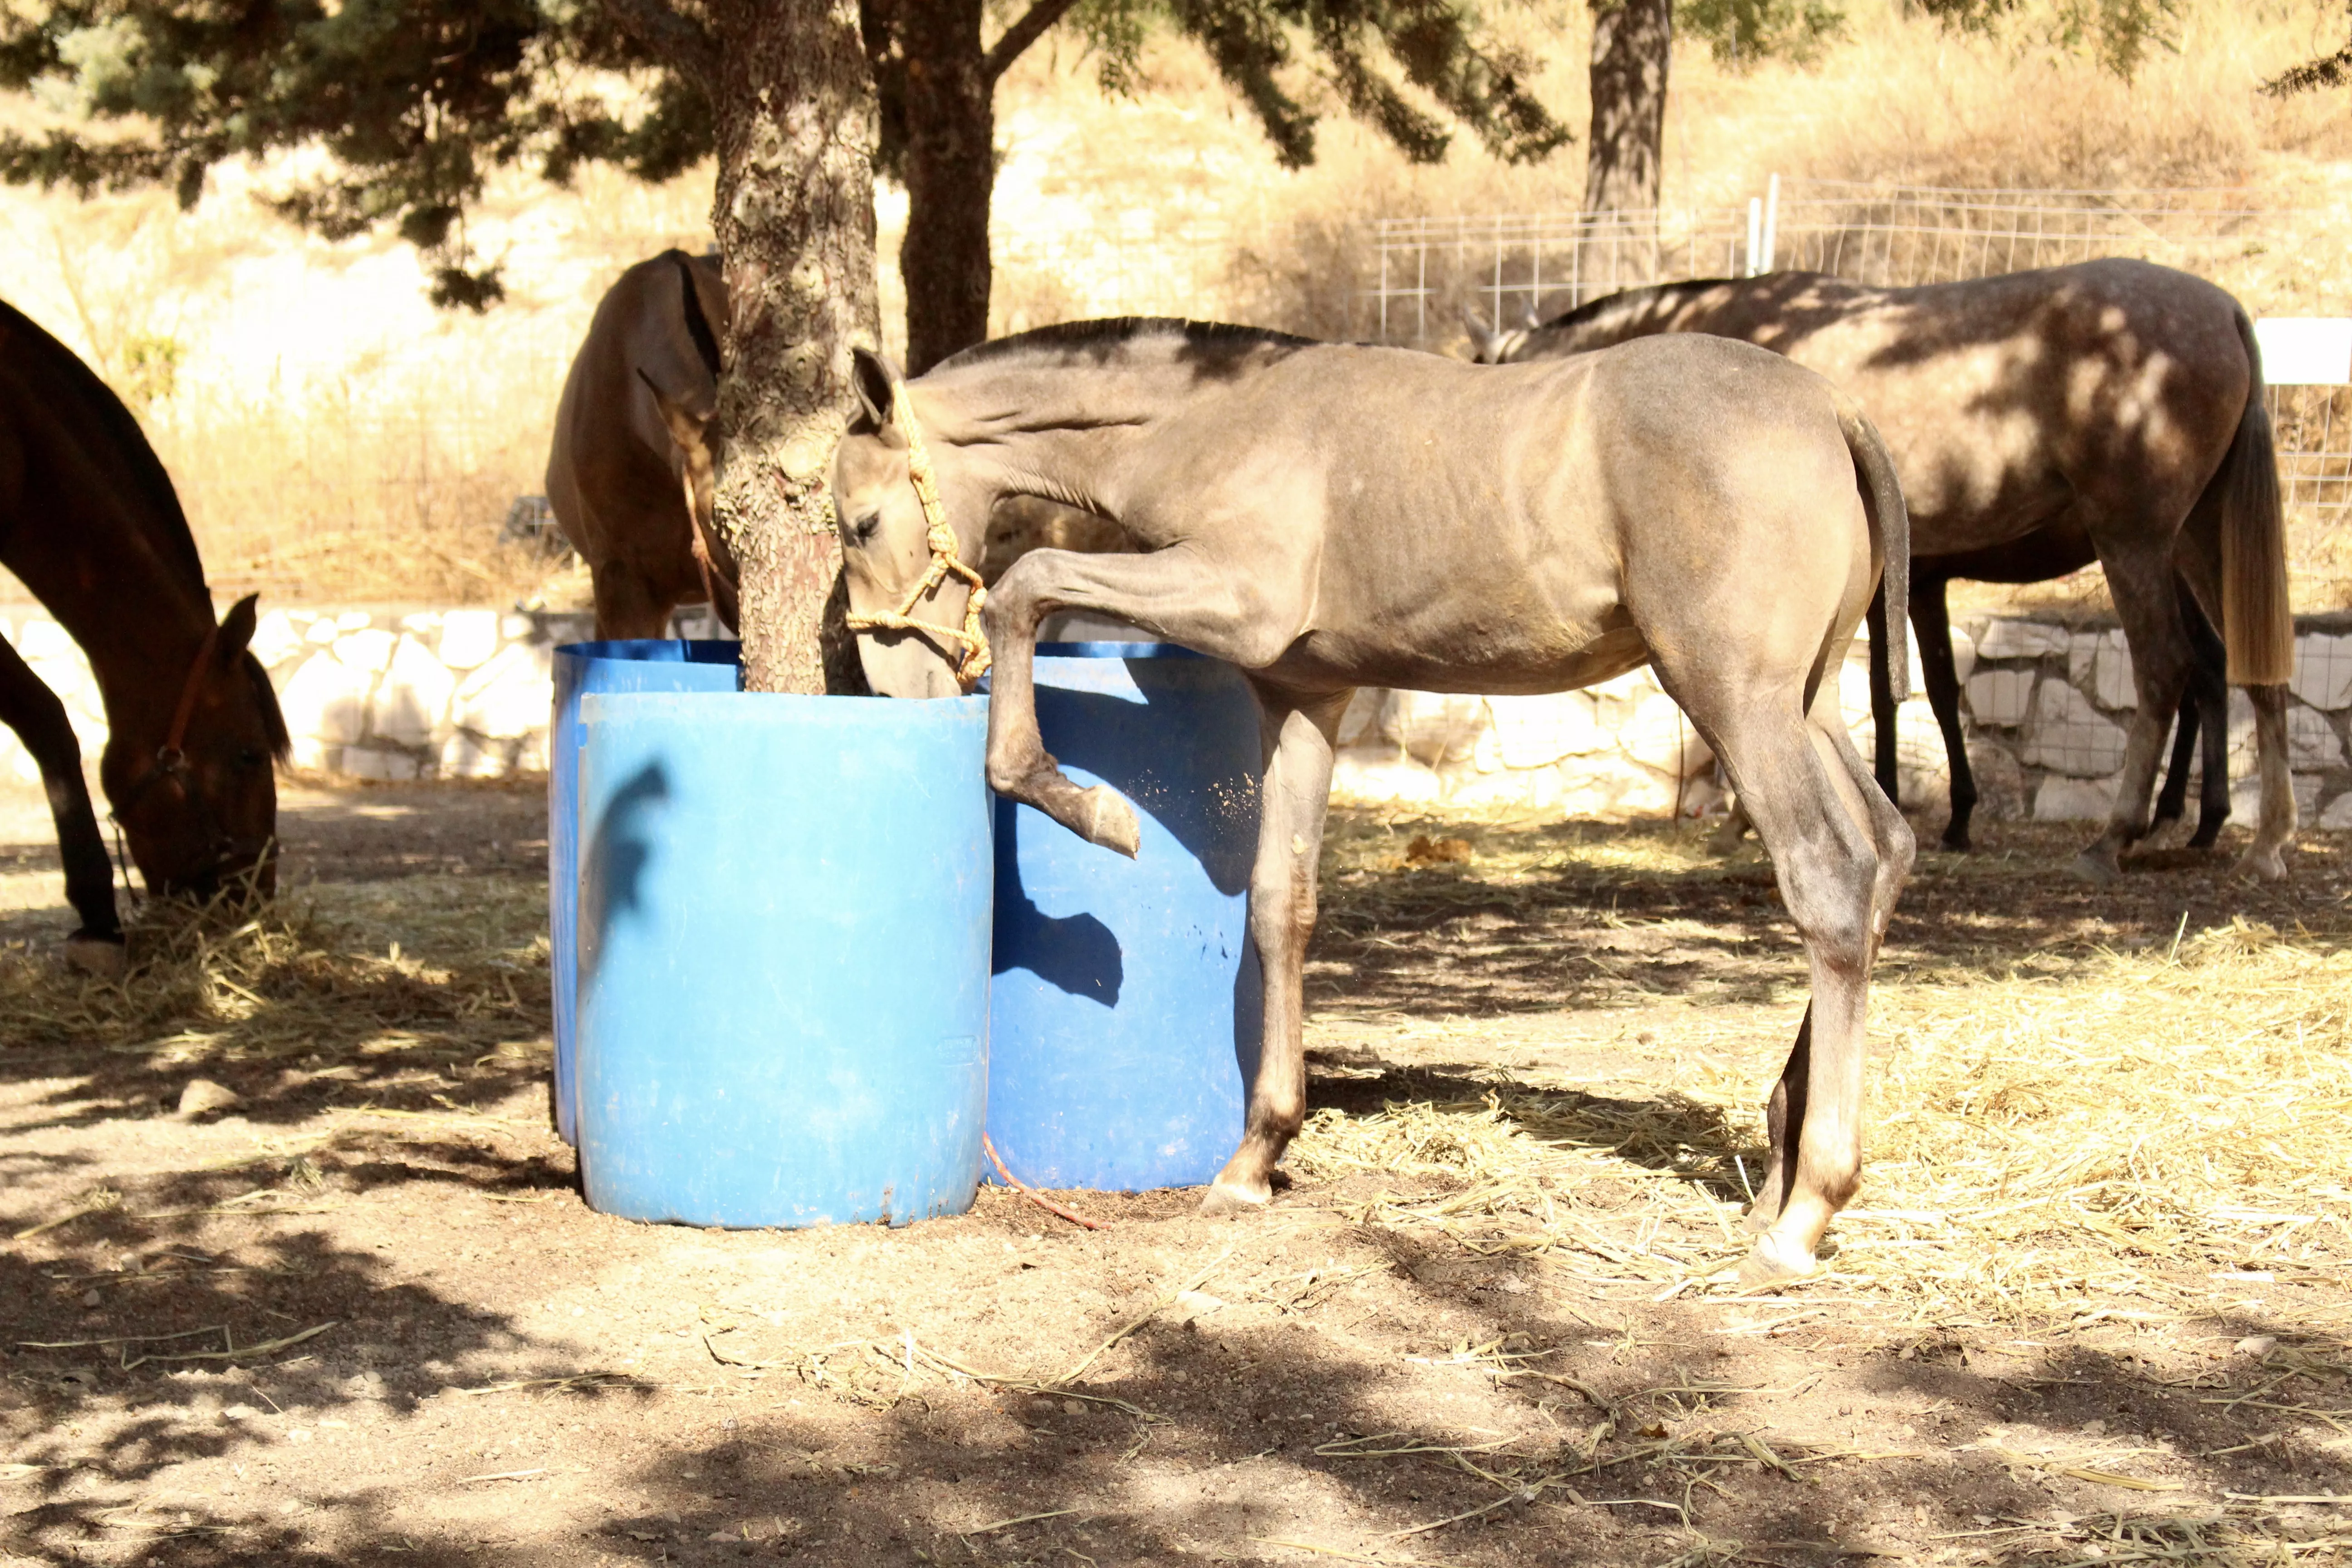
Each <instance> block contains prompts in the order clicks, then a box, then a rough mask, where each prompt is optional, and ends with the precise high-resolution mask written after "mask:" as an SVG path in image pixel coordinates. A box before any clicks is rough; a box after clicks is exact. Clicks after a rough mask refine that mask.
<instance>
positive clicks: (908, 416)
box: [849, 396, 991, 692]
mask: <svg viewBox="0 0 2352 1568" xmlns="http://www.w3.org/2000/svg"><path fill="white" fill-rule="evenodd" d="M896 402H897V406H896V407H895V408H893V409H892V410H891V415H890V423H891V425H892V426H894V427H896V428H897V430H898V433H899V434H900V435H901V436H904V437H906V438H907V478H908V480H909V481H911V482H912V483H913V485H914V487H915V499H916V500H918V501H920V502H921V503H922V507H923V525H924V531H925V542H927V543H928V544H929V546H930V551H931V564H930V569H929V571H927V572H925V573H924V574H923V576H922V580H921V581H920V582H919V583H917V584H915V587H914V591H913V592H912V593H910V594H908V595H907V600H906V603H904V604H902V605H899V606H898V609H896V610H892V611H880V612H866V613H860V612H858V611H855V610H853V611H851V612H850V615H849V629H850V630H851V631H854V632H872V631H908V632H922V633H925V634H927V635H929V636H931V637H946V638H948V639H949V640H950V641H951V642H955V643H959V644H961V646H962V647H963V653H962V656H961V658H958V659H957V660H956V671H955V674H956V684H957V685H959V686H961V687H962V688H963V689H964V690H966V691H967V692H968V691H970V690H971V689H972V688H973V687H974V686H977V685H978V684H979V683H980V678H981V677H982V676H983V675H986V674H987V673H988V667H989V664H990V662H991V656H990V654H989V651H988V634H987V633H985V632H983V631H982V630H981V626H980V608H981V606H982V605H984V604H986V603H987V602H988V589H987V587H986V585H985V584H982V582H981V580H980V574H979V573H977V572H975V571H973V570H972V569H971V566H970V565H968V564H967V563H965V562H964V560H963V557H962V556H961V554H959V553H958V552H957V547H956V536H955V530H954V529H952V528H950V526H948V509H947V507H946V505H945V503H943V502H942V501H941V500H940V483H939V477H938V476H937V475H936V474H935V473H933V472H932V469H931V455H930V453H929V452H928V451H926V450H925V449H924V447H923V436H922V432H921V431H920V430H919V428H917V427H916V425H915V411H914V409H913V407H912V406H910V405H909V401H908V399H907V398H906V397H904V396H901V397H899V398H898V399H897V400H896ZM950 574H953V575H955V576H958V577H961V578H962V579H963V580H964V581H965V582H966V583H968V584H971V597H970V598H969V599H967V600H965V601H964V608H963V625H962V626H961V627H956V626H940V625H939V624H937V623H936V622H932V621H923V620H918V619H916V618H915V606H916V605H919V604H920V603H922V600H923V595H926V594H928V593H929V592H930V591H931V590H932V589H934V588H936V587H938V586H939V585H940V583H941V582H942V581H944V580H945V579H946V578H947V577H948V576H949V575H950Z"/></svg>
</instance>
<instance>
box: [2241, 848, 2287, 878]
mask: <svg viewBox="0 0 2352 1568" xmlns="http://www.w3.org/2000/svg"><path fill="white" fill-rule="evenodd" d="M2237 870H2238V875H2239V876H2241V877H2245V878H2248V879H2252V880H2253V881H2256V882H2284V881H2285V880H2286V862H2285V861H2284V860H2282V859H2280V858H2279V852H2278V847H2277V846H2276V845H2264V844H2257V845H2255V846H2254V847H2252V849H2249V850H2247V851H2246V852H2245V854H2243V855H2242V856H2240V857H2239V858H2238V868H2237Z"/></svg>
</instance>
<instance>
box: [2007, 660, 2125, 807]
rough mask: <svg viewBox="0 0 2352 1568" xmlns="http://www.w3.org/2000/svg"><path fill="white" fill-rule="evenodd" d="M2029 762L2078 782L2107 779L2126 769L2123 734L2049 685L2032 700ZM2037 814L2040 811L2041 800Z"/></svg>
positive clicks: (2066, 691)
mask: <svg viewBox="0 0 2352 1568" xmlns="http://www.w3.org/2000/svg"><path fill="white" fill-rule="evenodd" d="M2025 761H2026V763H2027V765H2028V766H2032V767H2043V768H2051V769H2053V770H2055V771H2056V772H2058V773H2067V774H2070V775H2072V776H2073V777H2075V778H2078V779H2099V778H2105V777H2106V776H2107V775H2108V774H2109V773H2114V772H2115V771H2116V769H2117V768H2120V767H2122V766H2123V765H2124V731H2123V730H2122V729H2121V728H2120V727H2119V726H2118V725H2116V722H2115V721H2113V720H2111V719H2109V718H2108V717H2107V716H2106V715H2105V714H2104V713H2102V712H2100V711H2099V710H2097V709H2095V708H2094V707H2092V706H2091V700H2090V699H2089V698H2087V697H2085V696H2084V695H2083V694H2082V693H2081V692H2079V691H2077V690H2075V689H2074V688H2073V687H2071V686H2069V685H2067V684H2066V683H2065V682H2064V681H2063V680H2045V681H2043V682H2042V686H2041V689H2039V690H2037V691H2036V692H2035V693H2034V696H2033V719H2032V723H2031V724H2029V725H2028V726H2027V728H2026V731H2025ZM2034 809H2035V811H2036V813H2037V814H2038V813H2039V812H2040V810H2041V805H2040V802H2039V800H2038V799H2037V801H2036V803H2035V806H2034Z"/></svg>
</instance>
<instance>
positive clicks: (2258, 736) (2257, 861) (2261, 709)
mask: <svg viewBox="0 0 2352 1568" xmlns="http://www.w3.org/2000/svg"><path fill="white" fill-rule="evenodd" d="M2246 696H2247V699H2248V700H2251V701H2252V703H2253V705H2254V752H2255V754H2256V756H2257V757H2258V758H2259V759H2260V761H2259V766H2260V767H2261V769H2262V779H2263V809H2262V815H2261V816H2260V817H2259V818H2258V820H2257V825H2256V826H2255V829H2254V841H2253V843H2252V844H2250V845H2248V846H2247V847H2246V853H2245V854H2244V856H2243V857H2242V858H2240V859H2239V861H2238V870H2239V872H2240V874H2241V875H2243V876H2249V877H2255V878H2259V879H2262V880H2263V881H2265V882H2275V881H2277V880H2278V879H2281V878H2283V877H2284V876H2285V875H2286V862H2285V861H2284V860H2283V859H2281V858H2279V851H2280V850H2282V849H2284V847H2286V842H2287V840H2288V839H2290V838H2292V837H2294V825H2295V813H2296V806H2295V804H2294V774H2293V773H2289V772H2288V771H2287V761H2286V688H2285V687H2284V686H2249V687H2247V688H2246Z"/></svg>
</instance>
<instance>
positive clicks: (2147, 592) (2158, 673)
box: [2075, 530, 2189, 881]
mask: <svg viewBox="0 0 2352 1568" xmlns="http://www.w3.org/2000/svg"><path fill="white" fill-rule="evenodd" d="M2093 537H2094V538H2095V539H2099V537H2100V536H2099V532H2098V531H2097V530H2094V531H2093ZM2100 542H2101V544H2102V546H2103V547H2102V549H2101V550H2100V552H2099V559H2100V561H2101V562H2102V563H2104V564H2105V567H2106V573H2107V589H2108V592H2109V593H2110V594H2111V595H2113V596H2114V599H2115V602H2116V616H2117V618H2119V619H2120V620H2121V621H2122V622H2123V624H2124V639H2125V641H2126V642H2127V643H2128V644H2129V645H2130V647H2131V652H2132V681H2133V684H2134V685H2135V686H2136V687H2137V688H2138V695H2139V707H2138V709H2137V710H2136V711H2135V712H2134V713H2133V714H2132V718H2131V726H2130V728H2129V729H2128V730H2127V731H2126V732H2125V736H2124V767H2123V776H2122V778H2121V779H2120V780H2119V781H2118V782H2117V784H2116V804H2115V808H2114V810H2113V811H2111V812H2110V813H2109V814H2108V816H2107V828H2106V831H2105V833H2103V834H2101V835H2100V836H2099V837H2098V839H2097V841H2096V842H2095V843H2093V844H2092V845H2091V846H2090V847H2088V848H2086V849H2084V851H2083V853H2082V855H2081V856H2080V857H2079V858H2077V859H2076V861H2075V866H2076V868H2078V869H2079V870H2081V871H2082V872H2083V873H2084V875H2085V876H2089V877H2092V878H2094V879H2098V880H2101V881H2105V880H2109V879H2114V878H2116V877H2119V876H2121V875H2122V874H2123V864H2122V856H2123V852H2124V850H2125V849H2126V848H2128V847H2130V846H2131V845H2133V844H2135V843H2137V842H2138V841H2139V840H2140V839H2142V838H2144V837H2147V830H2148V816H2149V804H2150V803H2149V796H2150V795H2153V794H2154V793H2155V789H2156V770H2157V765H2158V763H2161V762H2162V761H2163V760H2164V752H2165V744H2164V743H2165V741H2166V739H2167V737H2168V733H2169V731H2171V728H2172V720H2173V715H2174V714H2176V713H2178V712H2179V710H2180V699H2181V694H2182V693H2183V692H2184V691H2186V690H2187V689H2188V686H2189V632H2188V629H2187V628H2186V627H2185V626H2183V625H2182V624H2181V619H2180V602H2179V598H2178V597H2177V591H2176V589H2175V586H2174V581H2173V573H2172V563H2171V562H2170V561H2169V560H2168V559H2166V558H2161V557H2159V558H2158V559H2155V560H2143V559H2141V558H2140V557H2138V556H2134V555H2132V554H2130V553H2128V552H2125V551H2121V550H2116V549H2112V548H2106V547H2105V546H2106V544H2107V542H2106V541H2105V540H2104V539H2102V540H2100ZM2142 553H2143V554H2144V553H2145V552H2142Z"/></svg>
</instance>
